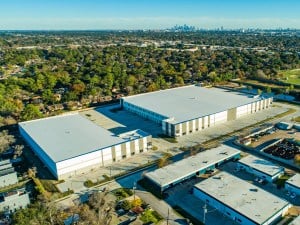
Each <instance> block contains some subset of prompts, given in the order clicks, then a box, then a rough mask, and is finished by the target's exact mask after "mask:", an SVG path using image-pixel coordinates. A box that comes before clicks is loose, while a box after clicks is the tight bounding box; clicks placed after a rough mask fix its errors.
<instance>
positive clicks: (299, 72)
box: [281, 69, 300, 85]
mask: <svg viewBox="0 0 300 225" xmlns="http://www.w3.org/2000/svg"><path fill="white" fill-rule="evenodd" d="M281 73H282V74H283V76H284V79H283V80H282V81H283V82H285V83H288V84H297V85H300V69H293V70H285V71H281Z"/></svg>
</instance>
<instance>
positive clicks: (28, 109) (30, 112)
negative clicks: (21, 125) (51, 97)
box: [21, 104, 42, 121]
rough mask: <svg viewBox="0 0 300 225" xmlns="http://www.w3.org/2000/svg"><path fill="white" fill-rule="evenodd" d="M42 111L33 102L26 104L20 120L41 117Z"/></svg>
mask: <svg viewBox="0 0 300 225" xmlns="http://www.w3.org/2000/svg"><path fill="white" fill-rule="evenodd" d="M41 117H42V113H41V111H40V110H39V108H38V107H37V106H35V105H33V104H28V105H26V106H25V108H24V110H23V111H22V112H21V120H23V121H26V120H32V119H37V118H41Z"/></svg>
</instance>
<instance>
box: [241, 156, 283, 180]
mask: <svg viewBox="0 0 300 225" xmlns="http://www.w3.org/2000/svg"><path fill="white" fill-rule="evenodd" d="M238 168H239V169H244V170H246V171H247V172H249V173H252V174H254V175H255V176H258V177H260V178H262V179H264V180H266V181H268V182H272V181H274V180H276V179H277V178H278V177H279V176H281V175H283V174H284V168H283V167H281V166H278V165H275V164H273V163H272V162H270V161H268V160H265V159H262V158H258V157H256V156H253V155H248V156H246V157H244V158H242V159H240V160H239V161H238Z"/></svg>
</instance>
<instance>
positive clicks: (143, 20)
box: [0, 0, 300, 30]
mask: <svg viewBox="0 0 300 225" xmlns="http://www.w3.org/2000/svg"><path fill="white" fill-rule="evenodd" d="M299 8H300V2H298V1H296V0H287V1H282V0H277V1H271V0H265V1H259V0H252V1H237V0H229V1H221V0H211V1H196V0H187V1H179V0H174V1H158V0H153V1H146V0H140V1H137V0H127V1H120V0H113V1H110V2H108V1H103V0H100V1H95V0H87V1H84V2H83V1H80V0H73V1H71V0H64V1H59V0H53V1H51V2H50V1H49V2H41V1H37V0H28V1H26V2H25V1H20V0H12V1H9V2H8V1H7V2H1V3H0V21H1V23H0V29H1V30H14V29H16V30H18V29H20V30H35V29H36V30H44V29H45V30H89V29H96V30H97V29H99V30H101V29H109V30H114V29H165V28H169V27H172V26H174V25H176V24H180V25H181V24H188V25H191V26H195V27H196V28H204V29H214V28H218V27H224V29H238V28H261V29H277V28H295V29H300V15H299V13H298V9H299Z"/></svg>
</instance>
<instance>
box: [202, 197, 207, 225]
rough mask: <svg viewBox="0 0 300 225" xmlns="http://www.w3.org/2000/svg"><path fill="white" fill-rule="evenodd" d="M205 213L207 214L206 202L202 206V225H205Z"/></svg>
mask: <svg viewBox="0 0 300 225" xmlns="http://www.w3.org/2000/svg"><path fill="white" fill-rule="evenodd" d="M206 213H207V207H206V202H205V204H204V206H203V223H204V225H205V223H206V218H205V217H206Z"/></svg>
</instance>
